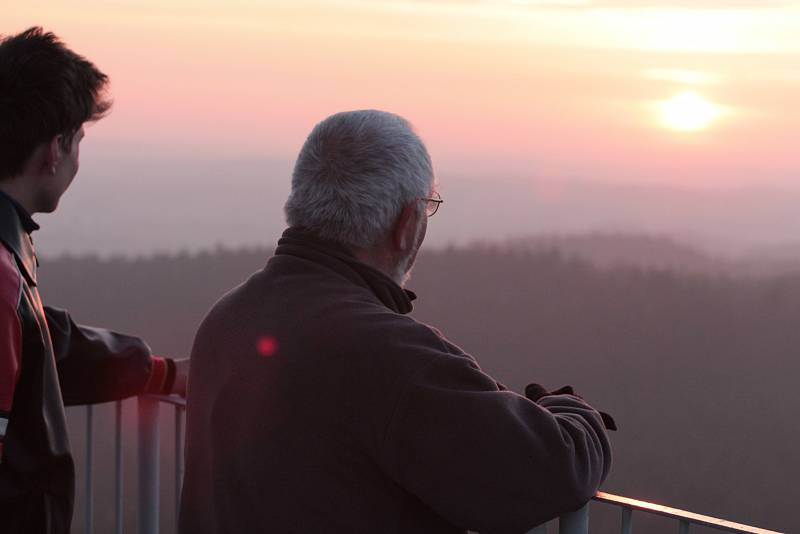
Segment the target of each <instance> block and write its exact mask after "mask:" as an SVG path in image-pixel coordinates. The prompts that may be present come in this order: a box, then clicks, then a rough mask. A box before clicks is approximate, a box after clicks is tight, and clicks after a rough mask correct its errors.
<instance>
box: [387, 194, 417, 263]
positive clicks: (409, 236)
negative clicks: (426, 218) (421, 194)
mask: <svg viewBox="0 0 800 534" xmlns="http://www.w3.org/2000/svg"><path fill="white" fill-rule="evenodd" d="M418 208H419V206H417V203H416V202H410V203H408V204H406V206H405V207H404V208H403V210H402V211H401V212H400V215H399V216H398V217H397V221H396V222H395V223H394V228H393V229H392V246H393V247H394V248H395V249H396V250H401V251H406V250H408V249H410V248H411V247H412V246H413V245H414V237H415V235H416V231H417V222H418V219H419V209H418Z"/></svg>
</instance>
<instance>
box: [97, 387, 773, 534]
mask: <svg viewBox="0 0 800 534" xmlns="http://www.w3.org/2000/svg"><path fill="white" fill-rule="evenodd" d="M160 403H165V404H170V405H172V406H174V407H175V496H174V498H175V508H176V509H175V516H176V518H177V515H178V505H179V501H180V489H181V485H182V481H183V467H184V466H183V463H184V462H183V460H184V458H183V441H184V437H185V434H184V426H185V409H186V399H185V398H184V397H179V396H177V395H143V396H140V397H139V398H138V405H139V406H138V408H139V416H138V425H137V426H138V436H137V442H138V451H137V452H138V460H139V461H138V464H139V465H138V471H139V488H138V489H139V491H138V497H139V502H138V530H139V532H140V533H141V534H155V533H157V532H158V527H159V508H160V506H159V505H160V492H159V486H160V484H159V463H160V454H159V450H160V446H159V442H160V437H159V424H158V421H159V409H158V407H159V404H160ZM86 416H87V425H86V426H87V427H86V433H87V449H86V456H87V457H86V462H87V464H86V473H85V476H86V477H87V485H86V503H85V506H86V508H85V513H86V516H87V517H86V526H85V532H87V533H92V532H93V527H94V525H93V521H92V515H93V502H92V501H93V485H92V482H91V480H92V456H93V444H92V442H93V434H94V425H93V413H92V407H91V406H87V407H86ZM121 422H122V404H121V401H117V403H116V432H115V434H116V436H115V437H116V439H115V441H116V449H117V452H116V458H115V460H116V491H115V493H116V499H115V500H116V529H115V531H116V532H117V533H122V529H123V524H122V523H123V521H122V500H123V494H122V477H123V473H122V455H123V451H122V427H121ZM592 500H593V501H596V502H601V503H605V504H611V505H614V506H617V507H619V508H621V509H622V525H621V532H622V534H630V533H631V532H633V527H632V517H633V512H634V511H639V512H644V513H648V514H654V515H660V516H663V517H667V518H670V519H674V520H677V521H678V522H679V525H680V528H679V532H680V533H682V534H685V533H688V532H689V527H690V526H691V525H698V526H704V527H710V528H712V529H715V530H720V531H723V532H738V533H745V534H783V533H781V532H778V531H775V530H767V529H763V528H758V527H753V526H750V525H744V524H741V523H735V522H733V521H728V520H726V519H719V518H716V517H711V516H707V515H702V514H697V513H694V512H689V511H686V510H681V509H678V508H672V507H669V506H664V505H661V504H655V503H651V502H647V501H640V500H638V499H632V498H630V497H624V496H621V495H613V494H611V493H605V492H602V491H601V492H598V493H597V494H596V495H595V496H594V497H593V499H592ZM558 530H559V533H560V534H587V533H588V532H589V504H588V503H587V504H586V506H584V507H583V508H581V509H580V510H576V511H575V512H572V513H568V514H565V515H563V516H561V518H560V521H559V529H558ZM546 532H547V526H546V525H540V526H538V527H536V528H534V529H533V530H531V531H530V533H529V534H542V533H546Z"/></svg>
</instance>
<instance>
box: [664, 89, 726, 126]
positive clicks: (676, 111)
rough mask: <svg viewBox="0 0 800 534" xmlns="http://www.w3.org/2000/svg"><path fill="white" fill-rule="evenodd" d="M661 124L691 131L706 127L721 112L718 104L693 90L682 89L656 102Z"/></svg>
mask: <svg viewBox="0 0 800 534" xmlns="http://www.w3.org/2000/svg"><path fill="white" fill-rule="evenodd" d="M658 109H659V112H660V115H661V124H662V125H664V126H665V127H666V128H669V129H671V130H678V131H685V132H692V131H697V130H703V129H705V128H708V127H709V126H710V125H711V124H712V123H713V122H714V121H715V120H716V119H717V118H718V117H719V116H720V114H721V109H720V107H719V106H718V105H716V104H714V103H713V102H711V101H709V100H707V99H706V98H704V97H703V96H701V95H699V94H698V93H696V92H694V91H684V92H682V93H678V94H676V95H675V96H673V97H671V98H668V99H666V100H663V101H661V102H659V103H658Z"/></svg>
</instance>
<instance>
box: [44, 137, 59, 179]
mask: <svg viewBox="0 0 800 534" xmlns="http://www.w3.org/2000/svg"><path fill="white" fill-rule="evenodd" d="M62 139H63V136H62V135H61V134H59V135H57V136H55V137H53V138H52V139H51V140H50V141H49V142H48V143H47V147H46V150H45V151H44V165H45V169H47V171H48V172H49V173H50V174H55V173H56V169H57V168H58V163H59V162H60V161H61V152H62V150H61V141H62Z"/></svg>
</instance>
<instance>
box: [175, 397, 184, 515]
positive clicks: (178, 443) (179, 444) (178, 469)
mask: <svg viewBox="0 0 800 534" xmlns="http://www.w3.org/2000/svg"><path fill="white" fill-rule="evenodd" d="M185 413H186V409H185V408H184V407H183V406H178V405H175V523H176V524H177V523H178V517H179V515H180V512H181V489H182V487H183V470H184V463H185V460H184V457H183V440H184V435H183V434H184V419H185Z"/></svg>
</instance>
